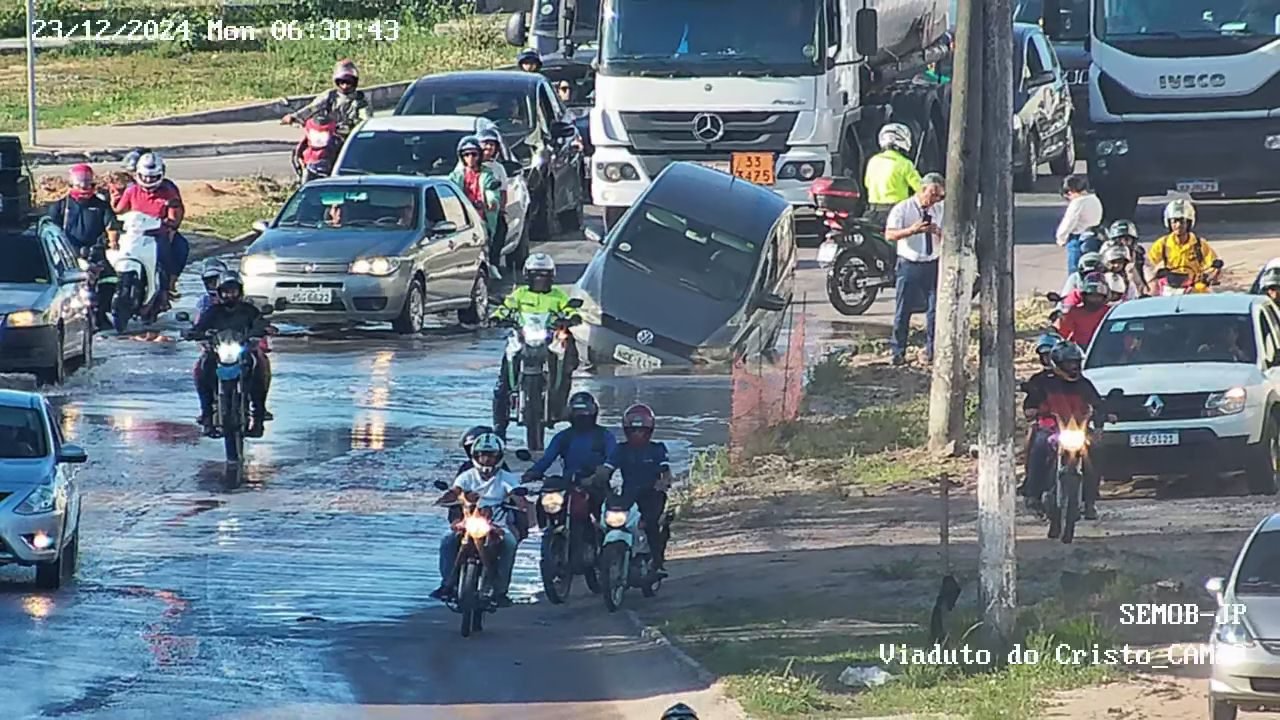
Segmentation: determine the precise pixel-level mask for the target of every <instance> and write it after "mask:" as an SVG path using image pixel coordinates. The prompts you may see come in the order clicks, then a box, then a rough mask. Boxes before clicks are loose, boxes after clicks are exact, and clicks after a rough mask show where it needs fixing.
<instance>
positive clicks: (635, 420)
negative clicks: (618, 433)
mask: <svg viewBox="0 0 1280 720" xmlns="http://www.w3.org/2000/svg"><path fill="white" fill-rule="evenodd" d="M657 424H658V418H657V417H656V416H655V415H654V414H653V409H652V408H650V407H649V406H648V405H645V404H643V403H640V404H636V405H632V406H631V407H629V408H627V411H626V412H624V413H622V430H623V432H626V431H627V430H648V431H650V432H652V431H653V428H654V427H655V426H656V425H657Z"/></svg>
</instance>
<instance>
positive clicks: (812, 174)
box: [778, 162, 827, 180]
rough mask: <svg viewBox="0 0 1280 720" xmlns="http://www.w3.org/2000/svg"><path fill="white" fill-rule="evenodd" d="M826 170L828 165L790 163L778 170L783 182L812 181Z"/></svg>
mask: <svg viewBox="0 0 1280 720" xmlns="http://www.w3.org/2000/svg"><path fill="white" fill-rule="evenodd" d="M826 169H827V168H826V163H820V162H789V163H786V164H785V165H783V166H782V168H781V169H780V170H778V177H779V178H782V179H783V180H795V179H800V180H812V179H814V178H816V177H818V176H819V175H821V174H822V172H823V171H824V170H826Z"/></svg>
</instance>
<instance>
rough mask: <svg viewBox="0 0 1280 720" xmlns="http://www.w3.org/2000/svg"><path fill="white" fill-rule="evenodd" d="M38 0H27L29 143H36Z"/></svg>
mask: <svg viewBox="0 0 1280 720" xmlns="http://www.w3.org/2000/svg"><path fill="white" fill-rule="evenodd" d="M35 25H36V0H27V144H28V145H32V146H34V145H35V144H36V38H35V32H36V31H35Z"/></svg>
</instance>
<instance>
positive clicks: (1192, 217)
mask: <svg viewBox="0 0 1280 720" xmlns="http://www.w3.org/2000/svg"><path fill="white" fill-rule="evenodd" d="M1174 220H1186V221H1187V226H1188V227H1195V224H1196V206H1195V205H1192V204H1191V201H1190V200H1184V199H1182V198H1178V199H1177V200H1172V201H1170V202H1169V204H1168V205H1165V206H1164V226H1165V227H1167V228H1170V229H1172V227H1173V221H1174Z"/></svg>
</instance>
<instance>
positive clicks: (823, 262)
mask: <svg viewBox="0 0 1280 720" xmlns="http://www.w3.org/2000/svg"><path fill="white" fill-rule="evenodd" d="M839 254H840V246H839V245H837V244H836V242H835V241H834V240H825V241H823V243H822V244H821V245H819V246H818V265H820V266H822V267H826V266H828V265H830V264H831V263H833V262H835V261H836V255H839Z"/></svg>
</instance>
